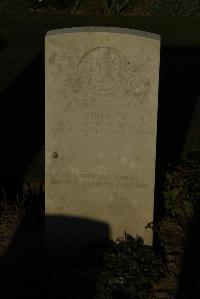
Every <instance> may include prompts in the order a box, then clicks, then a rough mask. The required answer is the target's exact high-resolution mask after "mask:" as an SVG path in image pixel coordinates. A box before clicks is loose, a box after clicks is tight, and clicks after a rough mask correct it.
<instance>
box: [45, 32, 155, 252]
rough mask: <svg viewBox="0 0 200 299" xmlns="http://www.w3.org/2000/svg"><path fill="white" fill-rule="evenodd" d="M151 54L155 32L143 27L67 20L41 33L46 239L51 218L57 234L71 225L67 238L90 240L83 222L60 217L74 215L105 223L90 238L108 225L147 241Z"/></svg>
mask: <svg viewBox="0 0 200 299" xmlns="http://www.w3.org/2000/svg"><path fill="white" fill-rule="evenodd" d="M159 59H160V37H159V36H158V35H155V34H151V33H148V32H142V31H136V30H132V29H127V28H114V27H110V28H106V27H80V28H79V27H75V28H68V29H61V30H53V31H49V32H48V33H47V35H46V40H45V76H46V78H45V80H46V83H45V88H46V112H45V119H46V132H45V134H46V137H45V138H46V141H45V146H46V151H45V188H46V189H45V190H46V191H45V192H46V219H47V221H46V234H47V236H48V240H47V242H54V241H55V239H54V240H53V235H54V236H55V234H56V229H52V226H56V223H58V222H59V221H58V218H59V217H60V218H61V219H62V221H61V222H62V223H63V221H64V220H63V219H64V218H65V219H66V224H67V223H68V225H66V226H65V227H66V228H65V229H66V233H65V236H66V235H67V236H69V237H70V236H71V235H72V234H73V232H74V231H76V232H75V234H76V236H75V237H73V238H74V239H76V238H77V240H79V238H81V239H85V240H87V241H88V242H89V241H92V240H91V237H90V236H91V234H90V232H89V229H88V227H89V226H88V225H87V229H85V230H82V232H81V233H80V234H81V235H79V233H78V232H77V229H75V230H74V229H73V227H74V224H72V222H73V223H74V221H68V220H67V219H68V217H69V219H71V217H74V219H76V218H77V217H78V218H79V219H85V221H86V220H87V221H88V220H91V221H97V222H98V223H102V227H104V226H106V225H107V230H106V233H105V230H104V229H103V230H102V231H103V232H104V233H103V234H104V236H103V234H102V236H100V233H99V232H100V231H101V230H97V231H98V234H99V236H98V237H97V238H102V237H105V235H107V233H108V230H109V236H110V237H111V238H113V239H114V240H116V239H117V238H120V237H122V236H123V233H124V231H126V232H127V233H130V234H132V235H136V234H139V235H141V236H142V237H143V238H144V241H145V243H146V244H152V231H151V230H149V229H148V230H145V225H146V224H147V223H149V222H151V221H152V220H153V207H154V180H155V158H156V131H157V130H156V127H157V105H158V101H157V97H158V80H159ZM48 219H52V220H51V221H50V224H49V220H48ZM53 219H56V221H54V220H53ZM83 222H84V221H83ZM54 223H55V225H54ZM81 223H82V222H81ZM61 227H62V230H63V227H64V225H61V226H60V228H61ZM49 230H51V231H53V232H54V233H53V234H51V233H50V231H49ZM57 230H59V227H58V226H57ZM67 230H68V231H67ZM63 234H64V232H63ZM49 236H51V237H49ZM51 238H52V239H51ZM59 239H60V240H61V239H62V236H60V237H59ZM56 242H58V243H59V240H58V238H57V240H56ZM77 243H80V242H78V241H76V242H74V244H77ZM83 243H84V242H83ZM62 244H63V243H62ZM67 244H69V242H67ZM59 245H61V242H60V244H58V246H59ZM50 246H51V245H50ZM54 247H55V246H54ZM66 247H67V246H66ZM57 248H58V247H57Z"/></svg>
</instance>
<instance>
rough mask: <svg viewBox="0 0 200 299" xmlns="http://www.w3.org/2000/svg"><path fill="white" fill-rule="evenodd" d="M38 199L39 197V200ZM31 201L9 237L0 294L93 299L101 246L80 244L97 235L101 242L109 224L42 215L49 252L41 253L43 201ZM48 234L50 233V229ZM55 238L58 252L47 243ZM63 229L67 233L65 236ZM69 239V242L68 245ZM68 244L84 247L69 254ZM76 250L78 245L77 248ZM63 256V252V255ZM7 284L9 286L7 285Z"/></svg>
mask: <svg viewBox="0 0 200 299" xmlns="http://www.w3.org/2000/svg"><path fill="white" fill-rule="evenodd" d="M43 199H44V198H43ZM43 199H42V197H37V198H35V201H33V203H32V204H31V205H30V206H29V208H28V210H27V214H26V217H25V218H24V220H23V222H22V223H21V225H20V227H19V229H18V231H17V233H16V236H15V238H14V239H13V242H12V244H11V245H10V248H9V250H8V253H7V256H6V257H5V261H4V270H3V267H2V268H1V272H0V277H1V282H2V288H1V294H2V296H4V297H5V298H13V297H15V296H16V295H17V296H20V298H22V297H25V296H27V294H28V297H29V298H35V297H37V296H38V294H40V295H42V296H45V297H46V296H47V297H48V298H55V297H57V296H58V297H59V298H70V299H72V298H74V299H75V298H76V299H78V298H81V297H82V298H88V299H90V298H91V299H92V298H95V297H94V296H95V292H96V281H97V277H98V273H99V271H100V269H101V267H102V263H103V260H102V249H103V248H104V246H106V240H105V242H104V241H102V242H98V243H91V244H83V243H82V240H85V238H82V239H81V238H79V239H78V238H77V239H76V238H74V239H73V238H72V236H77V233H78V234H79V237H81V235H80V233H81V234H82V233H83V234H85V237H87V236H90V237H91V236H96V237H97V239H98V236H99V234H101V236H104V237H105V238H107V237H108V236H109V226H108V225H107V224H106V223H103V222H99V221H95V220H90V219H83V218H78V217H64V216H62V217H59V216H54V215H52V216H50V217H48V216H47V219H46V222H47V226H48V230H49V234H48V237H49V238H50V242H49V243H48V246H52V248H49V249H50V252H51V254H50V255H48V254H47V250H46V249H47V247H45V245H46V244H45V242H44V204H43V203H44V201H43ZM50 230H51V231H50ZM60 230H61V232H63V231H65V234H64V235H63V236H62V237H63V238H61V239H60V241H61V244H62V245H63V248H64V249H65V250H66V252H65V250H63V251H62V252H60V251H59V248H58V247H56V246H55V245H54V243H53V241H54V240H55V241H56V242H57V241H58V239H59V237H60V234H59V231H60ZM66 231H67V232H68V233H66ZM73 241H74V243H73ZM74 245H75V246H76V245H81V246H82V245H86V246H83V247H80V248H79V249H78V248H77V250H73V248H74ZM78 247H79V246H78ZM65 253H66V254H65ZM11 285H12V287H10V286H11Z"/></svg>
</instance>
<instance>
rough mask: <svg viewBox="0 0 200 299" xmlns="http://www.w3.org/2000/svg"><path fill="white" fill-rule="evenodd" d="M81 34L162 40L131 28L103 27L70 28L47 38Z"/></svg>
mask: <svg viewBox="0 0 200 299" xmlns="http://www.w3.org/2000/svg"><path fill="white" fill-rule="evenodd" d="M79 32H106V33H107V32H110V33H120V34H133V35H137V36H141V37H146V38H151V39H155V40H160V35H158V34H155V33H151V32H146V31H141V30H135V29H131V28H120V27H102V26H88V27H69V28H62V29H55V30H50V31H48V32H47V33H46V36H49V35H55V34H64V33H79Z"/></svg>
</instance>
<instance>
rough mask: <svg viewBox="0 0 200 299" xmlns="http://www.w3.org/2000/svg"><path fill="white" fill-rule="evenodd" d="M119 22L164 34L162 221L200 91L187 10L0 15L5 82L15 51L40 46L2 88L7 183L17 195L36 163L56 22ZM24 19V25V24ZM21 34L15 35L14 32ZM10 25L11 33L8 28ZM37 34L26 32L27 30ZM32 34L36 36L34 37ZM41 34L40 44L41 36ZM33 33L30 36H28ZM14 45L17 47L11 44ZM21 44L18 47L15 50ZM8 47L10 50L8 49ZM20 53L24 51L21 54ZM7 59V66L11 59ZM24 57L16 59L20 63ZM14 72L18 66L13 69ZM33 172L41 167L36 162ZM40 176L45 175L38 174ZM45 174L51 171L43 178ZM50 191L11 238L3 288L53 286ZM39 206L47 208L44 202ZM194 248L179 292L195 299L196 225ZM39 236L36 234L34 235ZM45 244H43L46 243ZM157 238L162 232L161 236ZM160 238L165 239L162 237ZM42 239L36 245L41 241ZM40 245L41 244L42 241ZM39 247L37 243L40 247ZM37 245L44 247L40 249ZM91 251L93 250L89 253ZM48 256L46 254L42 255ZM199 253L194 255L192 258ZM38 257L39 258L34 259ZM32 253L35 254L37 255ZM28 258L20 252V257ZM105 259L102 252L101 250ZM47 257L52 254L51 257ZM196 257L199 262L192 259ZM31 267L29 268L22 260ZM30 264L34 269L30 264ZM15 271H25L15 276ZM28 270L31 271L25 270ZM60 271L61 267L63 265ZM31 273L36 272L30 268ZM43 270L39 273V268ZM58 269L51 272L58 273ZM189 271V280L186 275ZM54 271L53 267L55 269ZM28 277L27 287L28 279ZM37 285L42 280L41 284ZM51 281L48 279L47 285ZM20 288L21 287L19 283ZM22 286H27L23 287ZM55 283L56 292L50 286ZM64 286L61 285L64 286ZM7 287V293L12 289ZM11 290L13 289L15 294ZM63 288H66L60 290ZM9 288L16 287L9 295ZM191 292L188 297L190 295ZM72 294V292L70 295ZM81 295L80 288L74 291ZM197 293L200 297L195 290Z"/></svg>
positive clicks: (159, 164) (198, 48)
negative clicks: (181, 14)
mask: <svg viewBox="0 0 200 299" xmlns="http://www.w3.org/2000/svg"><path fill="white" fill-rule="evenodd" d="M89 25H101V26H118V27H128V28H135V29H140V30H147V31H150V32H155V33H160V34H161V37H162V39H161V45H162V46H161V56H160V82H159V99H158V103H159V106H158V122H157V123H158V129H157V158H156V186H155V209H154V211H155V212H154V218H155V221H159V220H161V219H162V216H163V202H162V188H163V184H164V178H165V174H166V169H167V167H168V165H169V164H170V163H172V164H173V163H177V162H178V161H179V160H180V158H181V153H182V149H183V146H184V142H185V139H186V136H187V133H188V129H189V126H190V124H191V120H192V116H193V113H194V108H195V104H196V102H197V99H198V97H199V96H200V82H199V69H200V38H199V36H200V29H198V28H200V20H196V21H195V20H191V21H190V20H188V19H184V18H182V19H181V18H180V19H173V18H158V19H155V18H143V19H142V18H139V17H136V18H127V19H126V20H125V18H120V17H119V18H104V20H101V18H99V19H96V18H95V20H94V19H92V18H88V19H87V18H81V17H76V18H74V19H73V17H69V18H65V19H62V18H59V17H52V18H51V20H48V21H47V19H45V18H43V17H39V18H38V17H37V16H36V17H33V18H32V19H31V17H30V18H29V17H27V16H24V17H17V18H14V17H12V16H8V17H7V18H5V16H3V17H2V18H0V26H1V27H0V29H2V30H0V34H2V37H1V35H0V66H1V65H2V66H3V67H0V69H1V75H0V76H1V78H2V80H1V84H4V78H5V79H6V78H9V76H10V75H9V69H12V67H13V66H12V63H11V61H12V58H11V56H12V55H13V56H15V55H16V59H17V57H18V59H19V60H22V61H23V55H24V56H25V57H26V56H28V55H27V53H28V51H29V48H31V47H33V48H34V47H35V49H36V48H37V49H36V50H35V53H34V55H33V53H32V54H31V55H30V57H31V56H32V58H30V59H29V62H28V63H27V64H26V66H24V67H22V68H21V69H20V71H19V73H18V74H17V75H16V76H14V77H13V78H11V77H12V76H11V77H10V80H8V79H6V80H7V81H6V80H5V82H7V83H6V84H7V85H6V84H5V88H4V89H3V91H2V92H1V94H0V128H1V151H0V165H1V170H0V185H2V186H4V187H5V189H6V192H7V194H8V196H12V195H13V194H15V193H16V191H17V190H19V189H20V188H21V186H22V180H23V177H24V174H25V172H26V170H27V168H29V166H30V165H31V163H32V161H33V160H34V158H35V156H36V155H37V154H38V152H39V151H40V150H41V149H42V147H43V146H44V138H45V136H44V112H45V110H44V109H45V107H44V103H45V99H44V83H45V81H44V76H45V74H44V45H43V42H44V35H45V32H46V31H47V30H49V29H56V28H61V27H71V26H74V27H76V26H89ZM17 27H18V31H17ZM11 31H13V32H14V33H15V32H16V33H17V34H16V35H15V38H14V37H13V40H12V34H13V33H12V34H11V33H10V32H11ZM7 33H8V37H6V34H7ZM28 34H29V35H31V34H32V35H31V37H30V36H29V37H27V35H28ZM31 38H32V41H31ZM37 38H38V45H39V46H38V45H36V44H37ZM26 40H28V42H27V44H26ZM10 45H12V46H13V48H9V46H10ZM6 47H7V48H8V49H10V50H9V51H10V54H9V55H10V56H9V55H8V56H6V55H5V53H6ZM15 49H16V51H15ZM9 51H8V52H9ZM17 55H18V56H17ZM5 65H6V66H7V67H5ZM16 65H17V64H16ZM11 73H12V72H11ZM39 163H40V165H39V166H38V167H39V168H41V169H43V171H44V156H43V154H41V159H40V161H39ZM33 173H34V169H33ZM38 179H39V180H41V177H40V178H38ZM42 179H44V178H42ZM41 199H42V201H43V200H44V195H41V197H39V199H38V200H39V201H40V203H39V204H38V202H37V201H35V203H34V204H33V205H31V209H30V210H29V212H28V214H27V217H26V219H25V220H24V223H23V224H22V225H21V228H20V229H19V231H18V233H17V235H16V238H15V239H14V240H13V244H11V247H10V251H9V253H8V259H7V266H6V267H7V268H9V269H12V271H13V272H12V271H11V273H12V274H10V276H9V277H10V280H9V281H6V280H2V281H3V283H4V290H6V288H7V290H8V289H9V286H10V285H12V283H13V288H12V289H10V290H9V292H10V294H12V295H13V294H16V290H18V291H17V292H19V294H22V293H23V295H24V296H25V295H26V292H28V290H29V289H31V290H32V296H33V295H34V296H37V294H38V292H39V287H42V288H43V291H42V292H43V294H44V295H45V292H46V289H45V287H44V286H45V284H44V282H43V276H44V275H46V274H47V272H48V270H47V268H48V267H47V268H45V267H44V269H42V266H41V261H42V263H43V264H44V265H45V258H44V255H43V252H42V251H43V232H44V231H43V225H44V223H43V219H44V201H43V202H42V201H41ZM38 206H39V207H40V209H39V210H38ZM198 227H199V220H198V219H194V222H193V226H192V227H191V232H192V231H194V228H195V229H197V228H198ZM188 239H189V240H190V241H189V242H190V243H193V244H194V245H193V247H192V248H196V251H195V252H194V251H191V247H190V248H188V250H187V252H186V255H185V263H184V268H183V270H182V276H181V278H180V283H181V286H182V287H181V290H180V299H182V298H187V299H189V298H190V297H189V296H190V294H189V293H188V291H185V290H189V289H190V288H191V289H193V292H194V289H196V294H197V293H198V291H197V288H198V274H199V267H198V265H199V258H198V248H199V247H198V246H197V243H196V240H194V238H193V237H192V234H191V233H190V234H189V236H188ZM34 240H35V241H34ZM39 244H40V245H39ZM155 244H157V240H156V239H155ZM157 245H159V244H157ZM34 246H35V247H34ZM37 246H38V247H37ZM36 248H38V249H37V250H36ZM23 250H24V252H26V254H27V253H28V261H24V263H25V264H26V266H23V263H21V262H20V263H16V253H17V252H18V251H23ZM34 250H36V251H37V254H36V255H35V254H34ZM87 254H89V253H87ZM40 257H41V260H40ZM192 257H193V258H192ZM34 259H35V260H34ZM30 260H32V262H31V263H30ZM20 261H21V259H20ZM98 261H99V263H100V261H101V256H99V260H98ZM46 262H47V261H46ZM191 265H192V266H191ZM23 267H24V268H23ZM30 269H31V270H30ZM16 271H18V272H20V273H21V275H19V276H16ZM26 271H31V275H30V276H29V277H28V276H27V277H26V274H25V273H26ZM58 272H59V271H58ZM28 273H29V274H30V272H28ZM38 273H40V274H39V277H37V276H38ZM53 275H55V271H54V274H52V276H53ZM187 275H189V276H190V277H191V280H190V281H189V280H187V279H186V280H187V281H189V282H188V285H187V286H185V284H184V283H182V280H181V279H183V281H186V280H185V277H187ZM50 276H51V275H50ZM51 281H52V283H53V282H54V283H55V284H57V286H60V290H61V291H60V295H65V296H66V295H67V294H64V293H62V292H64V291H63V286H64V281H62V279H61V277H60V276H59V274H58V273H57V276H56V275H55V277H54V278H52V280H51ZM22 283H23V284H26V287H25V288H24V289H23V287H22V286H21V287H20V285H21V284H22ZM36 285H37V287H36ZM46 286H47V287H48V282H47V285H46ZM20 288H21V291H20ZM22 289H23V291H22ZM52 289H53V288H52V287H51V288H49V296H52V297H53V296H55V294H53V293H52V294H51V290H52ZM58 289H59V288H58ZM9 292H8V294H9ZM8 294H7V295H8ZM58 294H59V293H58ZM8 296H9V295H8ZM183 296H185V297H183ZM71 298H73V297H71ZM74 298H76V297H75V294H74ZM191 298H197V297H194V296H193V297H191Z"/></svg>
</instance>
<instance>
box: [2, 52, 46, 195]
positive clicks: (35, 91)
mask: <svg viewBox="0 0 200 299" xmlns="http://www.w3.org/2000/svg"><path fill="white" fill-rule="evenodd" d="M0 126H1V158H0V164H1V173H0V181H1V184H2V185H3V186H4V187H6V186H8V188H7V189H8V191H10V189H11V186H12V188H13V190H14V192H16V188H17V187H16V186H17V185H18V184H19V183H20V182H21V179H22V176H23V173H24V171H25V169H26V168H27V167H28V165H30V163H31V161H32V160H33V157H34V155H35V154H36V153H37V152H38V151H39V149H40V148H41V146H42V144H44V53H43V51H41V52H40V53H39V54H38V55H37V56H36V57H35V58H34V59H33V60H32V62H31V63H30V64H29V65H28V66H27V67H26V68H25V69H24V70H23V72H22V73H20V74H19V75H18V77H17V78H16V79H15V80H14V82H12V83H11V84H10V86H9V87H8V88H7V89H6V90H5V92H3V93H2V94H1V95H0Z"/></svg>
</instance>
